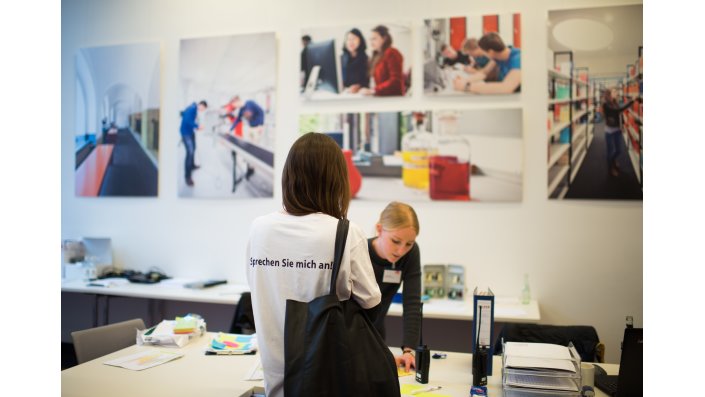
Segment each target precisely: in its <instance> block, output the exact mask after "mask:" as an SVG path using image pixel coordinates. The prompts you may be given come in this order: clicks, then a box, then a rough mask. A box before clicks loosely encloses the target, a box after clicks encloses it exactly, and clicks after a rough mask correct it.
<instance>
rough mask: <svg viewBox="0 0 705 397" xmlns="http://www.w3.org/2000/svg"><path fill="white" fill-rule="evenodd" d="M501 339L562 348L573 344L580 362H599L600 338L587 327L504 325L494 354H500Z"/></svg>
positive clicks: (591, 328)
mask: <svg viewBox="0 0 705 397" xmlns="http://www.w3.org/2000/svg"><path fill="white" fill-rule="evenodd" d="M502 338H504V341H505V342H537V343H553V344H556V345H562V346H568V343H569V342H573V346H575V350H576V351H577V352H578V354H579V355H580V359H581V360H582V361H589V362H598V361H599V360H598V344H599V343H600V338H599V337H598V336H597V331H596V330H595V328H594V327H592V326H589V325H543V324H512V323H508V324H504V327H503V328H502V331H501V332H500V334H499V338H497V343H496V344H495V349H494V352H495V354H501V353H502Z"/></svg>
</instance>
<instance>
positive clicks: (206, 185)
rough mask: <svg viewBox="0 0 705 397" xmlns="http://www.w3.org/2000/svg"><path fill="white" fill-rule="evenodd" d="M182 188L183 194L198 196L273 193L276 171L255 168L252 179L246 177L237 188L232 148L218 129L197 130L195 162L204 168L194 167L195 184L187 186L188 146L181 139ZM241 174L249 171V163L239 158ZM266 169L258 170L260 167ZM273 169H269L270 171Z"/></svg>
mask: <svg viewBox="0 0 705 397" xmlns="http://www.w3.org/2000/svg"><path fill="white" fill-rule="evenodd" d="M177 152H178V155H177V158H178V159H179V161H178V164H177V167H178V173H177V175H178V192H179V197H195V198H252V197H272V191H273V183H274V181H273V180H272V177H271V175H272V171H271V170H261V169H259V168H256V169H255V173H254V174H253V175H252V177H251V178H250V180H244V179H243V180H242V181H241V182H240V183H238V185H237V186H236V188H235V191H234V192H233V158H232V154H231V153H232V152H231V150H230V149H229V148H228V147H227V146H226V145H225V144H223V138H221V137H220V136H219V135H218V134H217V133H216V132H198V133H197V134H196V155H195V163H196V165H199V166H200V168H199V169H197V170H194V171H193V174H192V179H193V182H194V186H187V185H186V180H185V178H184V158H185V157H186V148H185V147H184V145H183V143H179V146H178V149H177ZM237 162H238V170H237V175H238V178H239V177H240V176H242V175H244V174H245V172H246V170H247V165H246V163H245V162H244V159H242V156H239V158H238V161H237ZM258 170H259V171H265V172H257V171H258ZM266 171H269V172H266Z"/></svg>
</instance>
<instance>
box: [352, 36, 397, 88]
mask: <svg viewBox="0 0 705 397" xmlns="http://www.w3.org/2000/svg"><path fill="white" fill-rule="evenodd" d="M370 46H371V47H372V51H373V53H372V58H371V59H370V76H371V77H372V80H373V82H374V86H373V88H362V89H360V92H361V93H363V94H365V95H375V96H394V95H404V93H405V92H406V85H405V82H404V73H403V66H404V56H403V55H402V54H401V52H399V50H397V49H396V48H394V47H392V36H391V35H390V34H389V28H387V27H386V26H384V25H378V26H376V27H375V28H374V29H372V34H371V36H370Z"/></svg>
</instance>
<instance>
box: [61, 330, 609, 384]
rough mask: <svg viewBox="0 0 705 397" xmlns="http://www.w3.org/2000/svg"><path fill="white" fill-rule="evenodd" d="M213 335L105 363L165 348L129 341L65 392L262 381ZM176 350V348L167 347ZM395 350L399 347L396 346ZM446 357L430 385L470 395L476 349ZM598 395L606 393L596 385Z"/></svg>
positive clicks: (248, 359)
mask: <svg viewBox="0 0 705 397" xmlns="http://www.w3.org/2000/svg"><path fill="white" fill-rule="evenodd" d="M209 341H210V337H209V336H204V337H202V338H200V339H198V340H196V341H193V342H191V343H190V344H189V345H187V346H185V347H184V348H182V349H178V351H179V352H182V353H185V356H184V357H182V358H179V359H177V360H174V361H171V362H168V363H166V364H162V365H159V366H157V367H154V368H150V369H146V370H143V371H130V370H127V369H123V368H118V367H112V366H108V365H104V364H103V362H105V361H108V360H112V359H116V358H120V357H124V356H127V355H130V354H134V353H136V352H139V351H143V350H145V349H166V348H155V347H147V346H131V347H128V348H125V349H123V350H120V351H118V352H115V353H112V354H108V355H106V356H104V357H101V358H98V359H95V360H92V361H89V362H86V363H84V364H81V365H78V366H76V367H73V368H69V369H67V370H64V371H62V372H61V395H62V396H63V397H82V396H86V397H89V396H90V397H92V396H96V395H100V396H104V397H112V396H115V397H125V396H155V397H156V396H165V397H178V396H184V397H193V396H212V397H218V396H228V397H237V396H240V395H242V394H243V393H245V392H247V390H249V389H251V388H252V387H254V386H262V385H263V383H262V381H245V380H243V379H244V378H245V377H246V376H247V375H248V374H249V371H250V369H251V368H252V367H253V366H254V365H256V363H257V360H258V359H259V355H254V356H206V355H205V354H204V353H203V351H204V348H205V346H206V345H207V344H208V343H209ZM169 350H171V351H173V349H169ZM392 351H398V349H396V348H392ZM446 353H447V354H448V357H447V358H446V359H440V360H435V359H431V368H430V371H429V385H434V386H435V385H440V386H443V389H442V390H440V391H438V393H442V394H445V395H449V396H453V397H455V396H457V397H467V396H468V395H469V392H470V383H471V381H472V371H471V368H472V364H471V363H472V355H470V354H465V353H449V352H446ZM493 366H494V372H493V373H494V375H493V376H490V377H489V379H488V381H489V385H488V389H489V390H488V392H489V393H488V394H489V395H490V396H492V397H498V396H502V395H503V394H502V377H501V367H502V360H501V357H500V356H495V357H494V362H493ZM600 366H602V367H603V368H604V369H605V370H606V371H607V373H608V374H617V373H618V371H619V366H618V365H615V364H600ZM399 382H400V383H401V384H405V383H413V384H416V381H415V380H414V377H413V375H412V376H405V377H402V378H399ZM595 395H596V396H600V397H602V396H605V394H604V393H602V392H601V391H600V390H598V389H595Z"/></svg>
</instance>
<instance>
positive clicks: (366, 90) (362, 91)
mask: <svg viewBox="0 0 705 397" xmlns="http://www.w3.org/2000/svg"><path fill="white" fill-rule="evenodd" d="M358 92H359V93H360V94H362V95H374V93H375V92H374V90H372V89H370V88H360V91H358Z"/></svg>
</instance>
